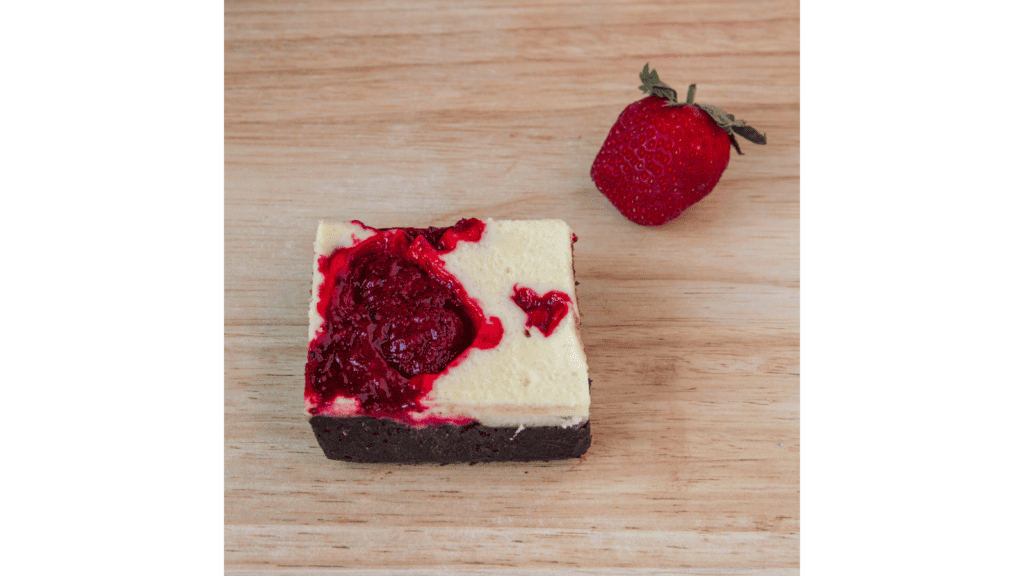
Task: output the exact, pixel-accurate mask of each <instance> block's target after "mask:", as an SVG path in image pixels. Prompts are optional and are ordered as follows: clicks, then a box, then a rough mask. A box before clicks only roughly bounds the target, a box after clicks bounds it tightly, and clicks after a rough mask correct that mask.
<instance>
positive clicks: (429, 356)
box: [306, 219, 503, 423]
mask: <svg viewBox="0 0 1024 576" xmlns="http://www.w3.org/2000/svg"><path fill="white" fill-rule="evenodd" d="M484 226H485V225H484V223H483V222H481V221H480V220H477V219H464V220H460V221H459V222H458V223H457V224H455V225H454V226H449V227H445V228H385V229H381V230H376V231H375V232H376V233H375V234H374V235H373V236H371V237H370V238H367V239H366V240H363V241H362V242H359V243H357V244H356V245H355V246H352V247H350V248H339V249H337V250H335V251H334V253H333V254H331V255H330V256H321V257H320V260H319V263H318V266H319V269H320V272H321V273H323V275H324V277H325V279H326V280H325V281H324V283H323V284H322V285H321V286H320V301H319V304H318V305H317V310H318V311H319V312H320V315H321V316H322V317H323V318H324V324H323V326H322V327H321V329H320V331H319V332H318V333H317V335H316V337H315V338H314V339H313V341H312V342H310V345H309V355H308V358H307V361H306V398H307V400H309V399H312V401H313V402H312V403H313V404H314V405H315V407H314V408H313V409H312V410H311V412H312V413H313V414H314V415H315V414H319V413H321V412H325V411H327V412H329V410H328V408H329V406H330V405H331V403H333V402H334V400H335V399H336V398H338V397H339V396H344V397H347V398H356V399H358V400H359V404H360V408H359V412H358V413H359V414H362V415H367V416H374V417H378V418H379V417H388V418H393V419H396V420H400V421H406V422H411V421H412V419H411V417H410V415H411V414H413V413H415V412H420V411H422V410H423V406H422V405H421V403H420V401H421V400H422V398H423V396H424V395H426V394H427V393H428V392H430V390H431V389H432V387H433V383H434V381H435V380H436V379H437V377H438V376H439V375H440V374H441V373H443V372H444V371H445V370H446V369H447V368H449V367H451V366H455V365H457V364H458V363H459V362H460V361H461V359H462V358H464V357H465V356H466V355H467V354H468V353H469V351H470V350H471V349H473V348H480V349H487V348H493V347H494V346H497V345H498V342H500V341H501V336H502V332H503V330H502V326H501V322H500V321H499V320H498V318H496V317H491V318H486V317H485V316H484V314H483V311H482V310H481V309H480V306H479V305H478V304H477V303H476V302H475V301H474V300H473V299H472V298H470V297H469V296H468V295H467V294H466V290H465V288H463V286H462V284H461V283H460V282H459V281H458V280H457V279H456V278H455V277H454V276H453V275H451V274H450V273H449V272H447V271H446V270H445V266H444V262H443V261H442V260H441V258H440V256H441V255H442V254H445V253H448V252H451V251H452V250H454V249H455V247H456V246H457V245H458V243H459V242H477V241H479V240H480V236H481V234H482V233H483V230H484ZM371 230H372V229H371ZM417 422H418V423H429V422H424V421H422V420H417Z"/></svg>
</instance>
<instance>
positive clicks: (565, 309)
mask: <svg viewBox="0 0 1024 576" xmlns="http://www.w3.org/2000/svg"><path fill="white" fill-rule="evenodd" d="M512 301H513V302H515V303H516V305H517V306H519V307H520V308H522V310H523V312H526V328H527V329H529V328H531V327H536V328H537V329H538V330H540V331H541V333H542V334H544V336H545V337H548V336H551V333H552V332H554V331H555V328H558V324H559V322H561V321H562V318H565V315H566V314H568V313H569V307H570V306H572V300H571V299H570V298H569V295H568V294H566V293H565V292H559V291H557V290H552V291H550V292H548V293H547V294H544V295H543V296H541V295H539V294H537V292H536V291H535V290H533V289H531V288H526V287H520V286H519V285H518V284H517V285H515V286H513V287H512Z"/></svg>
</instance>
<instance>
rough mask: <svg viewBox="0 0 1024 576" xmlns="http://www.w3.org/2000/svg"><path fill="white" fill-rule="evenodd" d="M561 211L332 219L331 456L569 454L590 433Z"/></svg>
mask: <svg viewBox="0 0 1024 576" xmlns="http://www.w3.org/2000/svg"><path fill="white" fill-rule="evenodd" d="M575 241H576V236H575V235H574V234H573V232H572V230H570V228H569V226H568V225H567V224H566V223H565V222H562V221H561V220H499V221H495V220H490V219H489V220H487V221H486V222H484V221H481V220H477V219H464V220H460V221H459V222H458V223H456V224H455V225H453V226H448V227H431V228H380V229H377V228H372V227H369V226H366V225H364V224H362V223H361V222H358V221H352V222H344V223H331V222H321V223H320V225H319V228H318V230H317V236H316V242H315V245H314V253H315V258H314V268H313V290H312V298H311V300H310V309H309V348H308V358H307V363H306V386H305V413H306V416H307V418H308V419H309V422H310V425H311V426H312V428H313V431H314V433H315V435H316V438H317V441H318V442H319V443H320V446H321V448H323V451H324V454H325V455H326V456H327V457H328V458H331V459H336V460H349V461H353V462H445V463H447V462H477V461H496V460H515V461H526V460H557V459H565V458H575V457H579V456H581V455H583V453H585V452H586V451H587V449H588V448H589V446H590V422H589V409H590V390H589V380H588V374H587V362H586V356H585V355H584V351H583V344H582V341H581V339H580V334H579V326H580V314H579V305H578V302H577V299H576V286H575V277H574V271H573V243H574V242H575Z"/></svg>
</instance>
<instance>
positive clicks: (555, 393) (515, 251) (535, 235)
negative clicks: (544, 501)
mask: <svg viewBox="0 0 1024 576" xmlns="http://www.w3.org/2000/svg"><path fill="white" fill-rule="evenodd" d="M375 233H376V231H375V230H373V229H372V228H367V227H364V226H362V225H361V224H359V223H358V222H352V223H330V222H321V223H320V227H319V229H318V230H317V238H316V244H315V246H314V251H315V254H316V257H315V258H314V266H313V268H314V272H313V293H312V298H311V300H310V311H309V319H310V326H309V339H310V341H312V340H313V339H314V338H315V336H316V334H317V331H318V330H319V329H320V327H321V325H322V324H323V321H324V320H323V318H322V317H321V316H320V314H319V313H318V311H317V304H318V301H319V286H320V285H321V284H322V283H323V282H324V281H325V278H324V276H323V274H321V273H320V271H319V267H318V264H317V262H318V260H319V258H320V256H329V255H330V254H331V253H332V252H334V250H336V249H337V248H348V247H351V246H354V245H356V244H357V243H359V242H361V241H362V240H365V239H366V238H369V237H370V236H373V235H374V234H375ZM572 243H573V241H572V230H570V228H569V226H568V225H567V224H566V223H565V222H563V221H561V220H498V221H495V220H491V219H488V220H487V221H486V225H485V227H484V231H483V234H482V235H481V237H480V240H479V241H478V242H460V243H459V244H458V245H457V247H456V248H455V250H453V251H451V252H449V253H447V254H443V255H441V260H442V261H443V262H444V263H445V268H446V270H447V271H448V272H449V273H451V274H452V275H454V276H455V277H456V278H457V279H458V280H459V282H461V283H462V285H463V287H464V288H465V290H466V292H467V294H468V295H469V297H470V298H473V299H474V300H476V302H477V303H478V304H479V305H480V307H481V309H482V310H483V313H484V315H485V316H486V317H494V316H496V317H497V318H499V319H500V321H501V325H502V327H503V334H502V338H501V341H500V342H499V343H498V345H497V346H495V347H494V348H490V349H476V348H471V349H470V350H469V351H468V354H465V355H464V356H463V357H462V358H461V359H460V361H458V362H457V363H456V365H454V366H449V367H448V368H447V369H446V370H445V371H444V372H442V373H441V375H440V376H439V377H438V378H437V379H436V380H435V381H434V384H433V389H432V390H431V391H430V393H428V394H427V395H426V396H425V397H424V398H423V400H422V401H421V404H422V405H423V406H424V407H425V411H424V412H421V413H418V414H414V415H413V418H414V419H423V420H426V419H428V418H438V417H440V418H458V417H469V418H473V419H475V420H477V421H479V422H480V423H481V424H484V425H486V426H513V427H514V426H570V425H573V424H578V423H581V422H585V421H587V420H588V418H589V411H590V391H589V380H588V367H587V361H586V356H585V354H584V351H583V344H582V341H581V339H580V334H579V322H580V316H579V307H578V303H577V299H576V285H575V277H574V273H573V267H572V265H573V256H572ZM517 287H519V288H530V289H532V290H534V291H535V292H537V293H538V294H542V295H543V294H545V293H547V292H549V291H559V292H563V293H565V294H566V295H568V296H569V298H570V300H571V309H570V311H569V314H567V315H566V316H565V317H564V318H563V319H562V320H561V322H559V324H558V326H557V327H556V328H555V329H554V331H553V332H552V333H551V334H550V336H544V335H543V333H542V332H541V331H540V330H539V329H538V328H535V327H531V328H527V327H526V323H527V316H526V312H524V311H523V310H522V309H521V308H520V307H519V306H518V305H517V304H516V303H515V302H514V301H513V300H512V296H513V294H514V291H515V289H516V288H517ZM308 408H309V407H307V411H308ZM333 408H334V409H333V410H332V411H331V412H330V414H332V415H336V416H345V415H354V413H355V411H356V410H357V408H358V401H355V400H354V399H345V398H339V399H338V401H336V402H335V404H334V406H333Z"/></svg>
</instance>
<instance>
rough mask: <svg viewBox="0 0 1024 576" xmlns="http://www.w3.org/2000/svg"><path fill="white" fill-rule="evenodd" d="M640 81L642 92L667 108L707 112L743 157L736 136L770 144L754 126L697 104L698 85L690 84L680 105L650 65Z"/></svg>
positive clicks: (712, 105)
mask: <svg viewBox="0 0 1024 576" xmlns="http://www.w3.org/2000/svg"><path fill="white" fill-rule="evenodd" d="M640 81H641V82H643V84H641V85H640V91H641V92H643V93H645V94H650V95H651V96H656V97H658V98H665V99H666V100H668V101H669V102H668V104H666V106H696V107H697V108H700V109H701V110H703V111H704V112H706V113H707V114H708V116H711V119H712V120H714V121H715V123H716V124H718V125H719V126H720V127H721V128H722V129H723V130H725V132H726V134H728V135H729V142H731V143H732V146H733V148H736V152H737V153H738V154H740V155H743V152H742V151H741V150H740V145H739V142H737V141H736V136H735V135H736V134H739V135H740V136H742V137H743V138H745V139H747V140H750V141H751V142H753V143H754V144H761V145H764V144H767V143H768V137H767V136H766V135H765V134H762V133H760V132H758V131H757V130H755V129H754V128H753V127H752V126H747V123H746V122H744V121H743V120H737V119H736V117H735V116H733V115H732V114H729V113H727V112H726V111H725V110H722V109H721V108H719V107H718V106H715V105H714V104H697V103H695V102H694V101H693V97H694V95H695V94H696V93H697V85H696V84H690V87H689V89H688V90H687V91H686V102H682V103H680V102H679V95H678V93H677V92H676V91H675V89H674V88H672V87H671V86H669V85H668V84H665V83H664V82H662V81H661V80H660V79H659V78H658V72H657V71H656V70H653V69H651V68H650V64H649V63H648V64H644V69H643V71H642V72H640Z"/></svg>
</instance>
